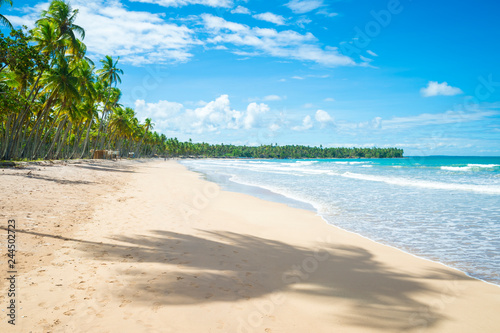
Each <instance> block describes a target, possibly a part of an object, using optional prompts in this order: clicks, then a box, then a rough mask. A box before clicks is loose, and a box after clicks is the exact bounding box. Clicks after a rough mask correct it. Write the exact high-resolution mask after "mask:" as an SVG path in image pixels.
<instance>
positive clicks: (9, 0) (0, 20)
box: [0, 0, 14, 30]
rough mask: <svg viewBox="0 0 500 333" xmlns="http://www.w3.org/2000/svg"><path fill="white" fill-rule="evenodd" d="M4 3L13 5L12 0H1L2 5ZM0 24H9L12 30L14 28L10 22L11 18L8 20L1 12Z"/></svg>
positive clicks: (0, 5) (0, 4)
mask: <svg viewBox="0 0 500 333" xmlns="http://www.w3.org/2000/svg"><path fill="white" fill-rule="evenodd" d="M4 3H8V4H9V5H11V6H12V0H0V7H2V5H3V4H4ZM0 24H3V25H6V26H8V27H9V28H10V29H11V30H14V27H13V26H12V24H11V23H10V22H9V20H7V18H6V17H5V16H3V15H2V14H0Z"/></svg>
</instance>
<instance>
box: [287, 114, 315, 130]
mask: <svg viewBox="0 0 500 333" xmlns="http://www.w3.org/2000/svg"><path fill="white" fill-rule="evenodd" d="M312 127H313V121H312V119H311V116H305V117H304V119H303V120H302V125H300V126H294V127H292V130H294V131H307V130H308V129H311V128H312Z"/></svg>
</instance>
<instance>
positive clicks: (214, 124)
mask: <svg viewBox="0 0 500 333" xmlns="http://www.w3.org/2000/svg"><path fill="white" fill-rule="evenodd" d="M197 104H198V105H200V106H199V107H197V108H195V109H189V108H186V107H185V106H184V105H183V104H180V103H176V102H169V101H159V102H157V103H146V102H145V101H144V100H137V101H136V102H135V110H136V112H137V116H138V118H139V120H144V119H145V118H148V117H149V118H152V119H153V122H154V123H156V127H155V129H156V130H158V131H160V132H166V131H180V132H185V133H206V132H216V133H217V132H219V131H221V130H239V129H251V128H254V127H256V126H261V122H262V120H261V116H262V115H263V114H265V113H266V112H268V111H269V106H268V105H266V104H264V103H260V104H257V103H250V104H249V105H248V106H247V108H246V110H245V111H238V110H234V109H232V108H231V103H230V101H229V97H228V95H221V96H219V97H218V98H216V99H215V100H214V101H211V102H208V103H206V102H203V101H200V102H198V103H197Z"/></svg>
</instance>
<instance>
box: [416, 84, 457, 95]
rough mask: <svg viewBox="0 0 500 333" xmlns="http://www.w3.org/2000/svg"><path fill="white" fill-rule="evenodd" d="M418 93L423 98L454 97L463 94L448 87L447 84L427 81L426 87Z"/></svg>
mask: <svg viewBox="0 0 500 333" xmlns="http://www.w3.org/2000/svg"><path fill="white" fill-rule="evenodd" d="M420 93H421V94H422V96H424V97H431V96H439V95H442V96H454V95H459V94H463V91H462V90H461V89H460V88H455V87H452V86H449V85H448V83H446V82H443V83H438V82H437V81H429V83H428V85H427V87H425V88H422V89H420Z"/></svg>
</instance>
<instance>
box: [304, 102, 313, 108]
mask: <svg viewBox="0 0 500 333" xmlns="http://www.w3.org/2000/svg"><path fill="white" fill-rule="evenodd" d="M303 107H304V108H306V109H310V108H313V107H314V104H313V103H306V104H304V105H303Z"/></svg>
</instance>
